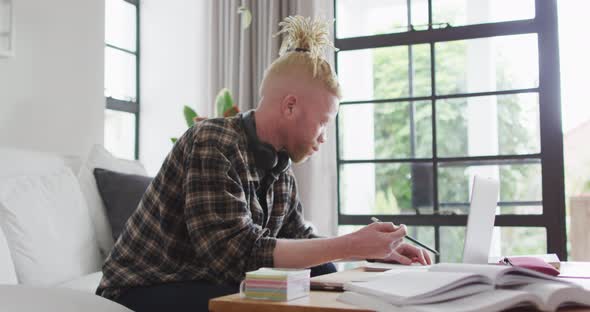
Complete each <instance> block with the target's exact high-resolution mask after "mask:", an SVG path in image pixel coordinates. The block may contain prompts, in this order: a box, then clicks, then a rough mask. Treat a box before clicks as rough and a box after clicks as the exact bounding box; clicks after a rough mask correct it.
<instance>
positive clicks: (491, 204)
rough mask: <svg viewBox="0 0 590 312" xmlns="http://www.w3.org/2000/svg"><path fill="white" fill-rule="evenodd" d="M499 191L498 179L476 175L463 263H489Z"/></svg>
mask: <svg viewBox="0 0 590 312" xmlns="http://www.w3.org/2000/svg"><path fill="white" fill-rule="evenodd" d="M498 191H499V185H498V181H496V180H493V179H490V178H484V177H480V176H477V175H476V176H475V177H474V179H473V189H472V191H471V204H470V206H469V215H468V217H467V228H466V231H465V245H464V246H463V263H476V264H486V263H488V254H489V252H490V246H491V244H492V231H493V230H494V219H495V217H496V206H497V204H498Z"/></svg>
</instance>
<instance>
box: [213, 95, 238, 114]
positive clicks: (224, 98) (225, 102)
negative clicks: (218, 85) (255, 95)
mask: <svg viewBox="0 0 590 312" xmlns="http://www.w3.org/2000/svg"><path fill="white" fill-rule="evenodd" d="M233 105H234V100H233V99H232V97H231V92H230V91H229V89H227V88H223V89H221V90H220V91H219V93H217V97H216V98H215V107H216V108H217V117H222V116H223V113H224V112H225V111H226V110H228V109H229V108H231V107H232V106H233Z"/></svg>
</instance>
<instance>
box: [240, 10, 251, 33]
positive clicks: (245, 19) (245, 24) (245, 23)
mask: <svg viewBox="0 0 590 312" xmlns="http://www.w3.org/2000/svg"><path fill="white" fill-rule="evenodd" d="M238 14H240V15H242V30H246V29H248V28H249V27H250V24H252V12H250V9H248V8H247V7H245V6H241V7H239V8H238Z"/></svg>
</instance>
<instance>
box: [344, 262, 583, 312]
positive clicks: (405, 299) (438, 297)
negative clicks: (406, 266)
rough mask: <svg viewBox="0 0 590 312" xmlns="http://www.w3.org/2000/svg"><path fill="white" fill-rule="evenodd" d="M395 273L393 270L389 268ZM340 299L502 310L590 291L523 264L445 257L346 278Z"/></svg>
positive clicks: (382, 307) (578, 300)
mask: <svg viewBox="0 0 590 312" xmlns="http://www.w3.org/2000/svg"><path fill="white" fill-rule="evenodd" d="M388 273H389V272H388ZM344 290H345V292H344V293H343V294H341V295H340V296H339V297H338V300H339V301H342V302H345V303H349V304H353V305H356V306H360V307H362V308H366V309H371V310H376V311H418V312H430V311H442V312H445V311H449V312H450V311H453V312H470V311H478V312H481V311H483V312H485V311H501V310H504V309H509V308H513V307H522V306H531V307H535V308H537V309H539V310H542V311H555V310H557V309H558V308H559V307H560V306H562V305H566V304H567V305H584V306H590V291H588V290H586V289H584V288H583V287H581V286H579V285H576V284H573V283H571V282H569V281H567V280H564V279H560V278H556V277H553V276H550V275H547V274H543V273H539V272H536V271H532V270H529V269H524V268H521V267H512V266H505V265H485V264H483V265H480V264H456V263H440V264H435V265H432V266H431V267H430V268H428V270H427V271H401V272H392V273H390V274H383V275H381V276H378V277H375V278H373V279H370V280H369V281H366V282H349V283H346V284H344Z"/></svg>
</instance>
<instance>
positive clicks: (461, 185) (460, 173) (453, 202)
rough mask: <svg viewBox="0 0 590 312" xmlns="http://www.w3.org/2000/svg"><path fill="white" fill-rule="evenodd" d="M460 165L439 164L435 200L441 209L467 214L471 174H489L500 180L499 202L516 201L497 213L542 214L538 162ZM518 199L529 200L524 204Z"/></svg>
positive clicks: (539, 165)
mask: <svg viewBox="0 0 590 312" xmlns="http://www.w3.org/2000/svg"><path fill="white" fill-rule="evenodd" d="M527 161H529V162H533V163H526V164H503V165H485V163H486V162H480V163H481V165H477V166H476V165H472V166H469V165H463V164H460V163H444V162H443V163H439V169H438V199H439V202H440V210H441V211H443V212H447V213H456V214H466V213H468V210H469V202H470V199H471V185H472V181H473V176H474V175H481V176H484V177H492V178H494V179H496V180H499V181H500V201H501V202H517V203H515V204H513V205H510V206H506V207H505V206H501V207H500V209H499V210H498V211H497V213H499V214H508V213H516V214H541V213H542V212H543V211H542V207H541V206H539V204H538V203H536V202H540V201H541V200H542V193H543V192H542V184H541V163H540V161H539V160H527ZM518 202H532V203H529V204H527V205H525V204H524V203H520V204H518Z"/></svg>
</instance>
